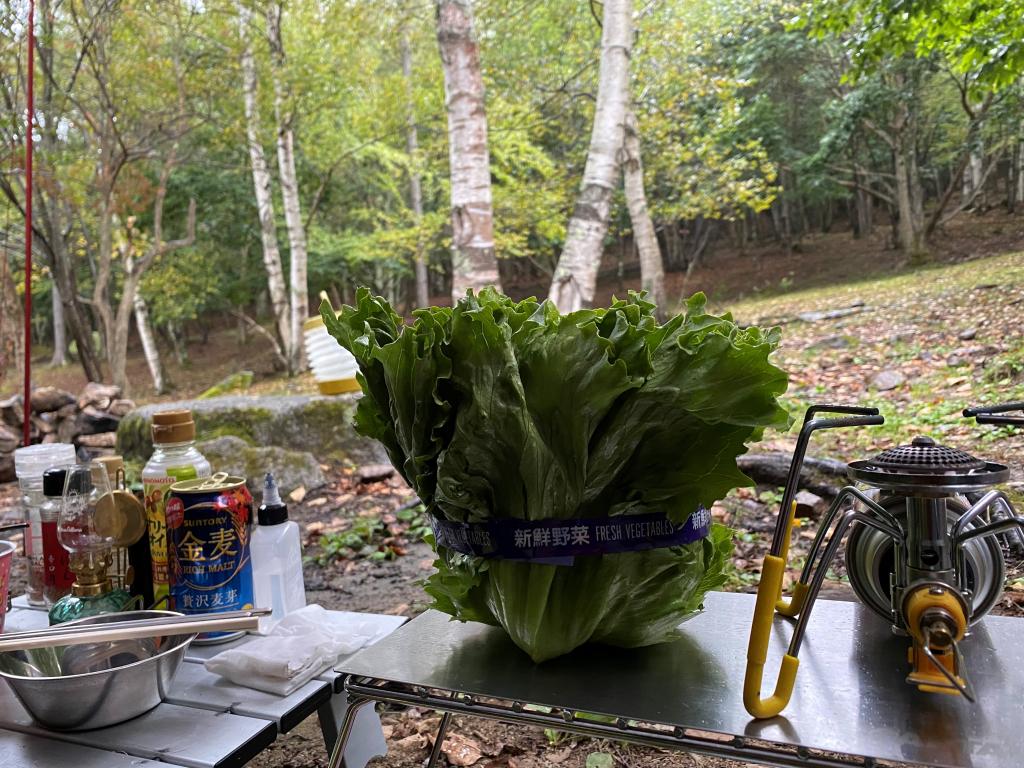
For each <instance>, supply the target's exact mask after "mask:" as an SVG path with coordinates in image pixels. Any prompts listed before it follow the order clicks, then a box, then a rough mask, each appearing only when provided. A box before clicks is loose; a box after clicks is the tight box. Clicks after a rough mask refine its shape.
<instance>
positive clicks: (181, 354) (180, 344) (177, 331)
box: [167, 323, 188, 365]
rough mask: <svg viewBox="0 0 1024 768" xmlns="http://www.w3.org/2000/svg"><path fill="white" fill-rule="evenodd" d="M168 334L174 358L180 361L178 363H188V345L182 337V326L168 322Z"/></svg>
mask: <svg viewBox="0 0 1024 768" xmlns="http://www.w3.org/2000/svg"><path fill="white" fill-rule="evenodd" d="M167 335H168V336H169V337H170V339H171V349H173V350H174V359H175V360H177V361H178V365H185V364H186V363H188V347H187V346H186V344H185V340H184V339H183V338H182V333H181V328H179V327H178V324H177V323H168V324H167Z"/></svg>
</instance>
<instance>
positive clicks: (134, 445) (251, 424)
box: [117, 394, 387, 466]
mask: <svg viewBox="0 0 1024 768" xmlns="http://www.w3.org/2000/svg"><path fill="white" fill-rule="evenodd" d="M360 397H361V395H359V394H353V395H337V396H334V397H317V396H310V395H283V396H263V397H246V396H243V395H229V396H225V397H212V398H209V399H207V400H185V401H181V402H177V403H155V404H153V405H147V406H143V407H142V408H136V409H135V410H134V411H132V412H131V413H129V414H128V415H127V416H125V417H124V418H123V419H122V420H121V424H120V426H119V427H118V430H117V450H118V452H119V453H121V455H123V456H124V457H125V459H126V460H128V461H133V460H134V461H145V460H146V459H148V458H149V455H150V454H151V453H152V452H153V441H152V436H151V432H150V420H151V418H152V415H153V414H154V413H155V412H157V411H167V410H174V409H179V408H189V409H191V410H192V414H193V418H194V419H195V422H196V433H197V434H196V437H197V439H198V440H209V439H212V438H215V437H221V436H224V435H230V436H233V437H239V438H241V439H243V440H245V441H246V442H247V443H248V444H249V445H252V446H277V447H279V448H288V449H290V450H295V451H308V452H310V453H312V454H313V455H314V456H315V457H316V458H317V459H319V460H320V461H326V460H337V461H342V462H347V463H351V464H353V465H356V466H358V465H362V464H378V463H381V462H386V461H387V456H386V455H385V454H384V450H383V448H381V447H380V445H379V444H378V443H377V442H376V441H374V440H369V439H367V438H365V437H362V436H361V435H357V434H356V431H355V427H354V426H353V425H352V420H353V417H354V415H355V406H356V402H358V399H359V398H360Z"/></svg>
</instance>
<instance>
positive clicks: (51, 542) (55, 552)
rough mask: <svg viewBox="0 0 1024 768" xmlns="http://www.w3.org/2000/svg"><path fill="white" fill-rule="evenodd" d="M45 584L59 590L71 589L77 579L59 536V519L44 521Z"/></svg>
mask: <svg viewBox="0 0 1024 768" xmlns="http://www.w3.org/2000/svg"><path fill="white" fill-rule="evenodd" d="M43 561H44V564H43V585H44V586H46V587H54V588H56V589H58V590H65V589H70V588H71V585H72V584H73V583H74V581H75V574H73V573H72V572H71V564H70V562H69V561H68V551H67V550H66V549H64V547H62V546H61V544H60V539H59V538H58V537H57V521H56V520H54V521H53V522H45V521H44V522H43Z"/></svg>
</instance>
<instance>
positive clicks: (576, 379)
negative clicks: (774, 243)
mask: <svg viewBox="0 0 1024 768" xmlns="http://www.w3.org/2000/svg"><path fill="white" fill-rule="evenodd" d="M321 314H322V316H323V318H324V322H325V324H326V326H327V329H328V331H329V332H330V333H331V335H332V336H334V338H335V339H337V340H338V342H339V343H340V344H341V345H342V346H344V347H345V348H346V349H348V350H349V351H351V352H352V354H353V355H354V356H355V357H356V360H357V362H358V363H359V368H360V377H359V381H360V384H361V386H362V389H363V393H364V397H363V398H362V400H361V401H360V404H359V407H358V409H357V414H356V427H357V429H358V430H359V431H360V432H361V433H362V434H365V435H368V436H371V437H374V438H376V439H378V440H380V441H381V442H382V443H383V445H384V446H385V448H386V450H387V451H388V455H389V456H390V458H391V460H392V462H393V463H394V465H395V467H396V468H397V469H398V470H399V471H400V472H401V474H402V476H403V477H404V478H405V479H406V480H407V481H408V482H409V484H410V485H411V486H412V487H413V488H414V489H415V490H416V492H417V494H419V496H420V498H421V500H422V501H423V502H424V504H425V505H426V507H427V510H428V512H429V513H430V514H432V515H435V516H437V517H439V518H443V519H448V520H458V521H469V522H475V521H482V520H488V519H493V518H518V519H527V520H543V519H549V518H557V519H566V520H571V519H577V518H592V517H607V516H612V515H633V514H643V513H649V512H665V513H667V514H668V515H669V516H670V517H671V518H672V519H673V520H675V521H677V522H683V521H685V520H686V519H687V518H688V516H689V515H690V514H692V513H693V511H694V510H695V509H696V508H697V507H698V506H700V505H704V506H710V505H711V504H712V503H713V502H714V501H716V500H718V499H720V498H722V497H723V496H724V495H725V494H726V493H727V492H728V491H729V490H730V489H731V488H734V487H736V486H739V485H746V484H748V480H747V478H746V477H745V476H744V475H743V474H742V473H741V472H740V471H739V469H738V468H737V466H736V457H737V456H738V455H740V454H741V453H743V452H744V451H746V445H747V443H748V442H750V441H751V440H755V439H759V437H760V435H761V433H762V431H763V430H764V429H765V428H766V427H771V426H786V425H787V424H788V418H787V415H786V412H785V411H784V409H783V408H782V407H781V406H780V405H779V403H778V399H777V398H778V396H779V395H780V394H782V393H783V392H784V391H785V389H786V376H785V374H784V373H783V372H782V371H780V370H779V369H778V368H776V367H774V366H773V365H772V364H771V363H770V362H769V357H770V355H771V353H772V352H773V351H774V349H775V348H776V347H777V345H778V341H779V333H778V331H777V330H767V331H766V330H762V329H759V328H740V327H739V326H737V325H736V324H735V323H734V322H733V321H732V318H731V317H729V316H728V315H724V316H715V315H711V314H708V313H707V312H706V301H705V299H704V297H703V295H701V294H697V295H695V296H694V297H693V298H691V299H690V301H689V302H688V304H687V308H686V312H685V313H684V314H683V315H680V316H678V317H675V318H673V319H672V320H670V321H669V322H667V323H665V324H662V325H659V324H658V322H657V320H656V319H655V316H654V305H653V304H651V303H650V302H648V301H646V300H645V299H644V297H643V296H642V295H638V294H633V293H631V294H630V295H629V296H628V297H627V298H626V299H624V300H616V301H613V302H612V304H611V306H610V307H607V308H599V309H586V310H581V311H579V312H574V313H571V314H568V315H561V314H560V313H559V312H558V311H557V309H555V307H554V306H553V305H551V304H550V303H549V302H543V303H538V302H536V301H535V300H533V299H527V300H525V301H521V302H514V301H512V300H511V299H509V298H508V297H506V296H502V295H501V294H499V293H497V292H495V291H493V290H491V289H485V290H483V291H481V292H480V293H479V294H477V295H473V294H472V293H470V294H469V295H467V296H466V297H465V298H464V299H462V300H460V301H459V302H458V303H457V304H456V306H455V307H453V308H443V307H434V308H430V309H425V310H419V311H417V312H416V313H415V319H414V321H413V322H412V323H410V324H408V325H406V324H404V322H403V321H402V319H401V318H400V317H399V316H398V315H397V314H396V313H395V312H394V311H393V310H392V308H391V307H390V306H388V304H387V302H386V301H384V300H383V299H380V298H375V297H373V296H371V295H370V293H369V292H368V291H366V290H365V289H360V290H359V291H358V293H357V296H356V306H355V307H348V306H345V307H343V308H342V309H341V311H340V312H338V313H335V312H334V311H333V309H332V308H331V307H330V305H329V304H328V303H327V302H325V303H324V304H323V305H322V306H321ZM432 543H433V542H432ZM435 549H436V550H437V554H438V558H437V561H436V563H435V567H436V568H437V571H436V573H434V574H433V575H432V576H431V577H430V578H429V579H428V580H427V582H426V584H425V589H426V591H427V593H428V594H429V595H430V596H431V597H432V598H433V600H434V603H433V605H434V607H435V608H437V609H439V610H442V611H445V612H447V613H449V614H451V615H452V616H454V617H456V618H458V619H461V620H467V621H481V622H485V623H489V624H498V625H500V626H502V627H504V629H505V630H506V631H507V632H508V633H509V635H510V636H511V637H512V639H513V640H514V641H515V642H516V644H517V645H519V646H520V647H521V648H522V649H523V650H525V651H526V652H527V653H529V654H530V656H531V657H532V658H533V659H534V660H536V661H542V660H544V659H548V658H552V657H554V656H558V655H561V654H563V653H567V652H569V651H571V650H572V649H573V648H576V647H577V646H579V645H581V644H583V643H585V642H591V641H592V642H604V643H610V644H613V645H618V646H623V647H636V646H641V645H648V644H651V643H657V642H663V641H665V640H668V639H671V638H672V637H673V636H674V634H675V631H676V627H678V625H679V623H680V622H681V621H682V619H683V618H685V617H686V616H687V615H688V614H690V613H692V612H693V611H695V610H697V609H698V608H699V606H700V604H701V601H702V600H703V597H704V595H705V594H706V593H707V592H708V590H710V589H714V588H716V587H718V586H721V584H722V583H724V579H725V577H724V568H725V563H726V561H727V559H728V557H729V554H730V553H731V550H732V539H731V532H730V531H729V530H728V529H726V528H723V527H722V526H718V525H715V526H713V527H712V529H711V531H710V533H709V535H708V536H707V537H706V538H705V539H703V540H701V541H697V542H693V543H691V544H688V545H685V546H681V547H667V548H661V549H655V550H648V551H643V552H629V553H619V554H607V555H588V556H583V557H577V558H575V560H574V562H573V564H572V566H571V567H570V566H556V565H549V564H545V563H532V562H523V561H509V560H501V559H498V558H494V559H482V558H476V557H470V556H467V555H464V554H461V553H458V552H453V551H449V550H446V549H445V548H443V547H441V548H439V547H435Z"/></svg>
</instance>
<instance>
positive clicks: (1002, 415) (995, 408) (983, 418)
mask: <svg viewBox="0 0 1024 768" xmlns="http://www.w3.org/2000/svg"><path fill="white" fill-rule="evenodd" d="M1014 411H1020V415H1016V416H1007V415H1006V414H1008V413H1013V412H1014ZM964 418H967V419H974V420H975V421H976V422H978V423H979V424H1009V425H1012V426H1018V427H1024V402H1018V403H1002V404H1000V405H986V406H981V407H978V408H964Z"/></svg>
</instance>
